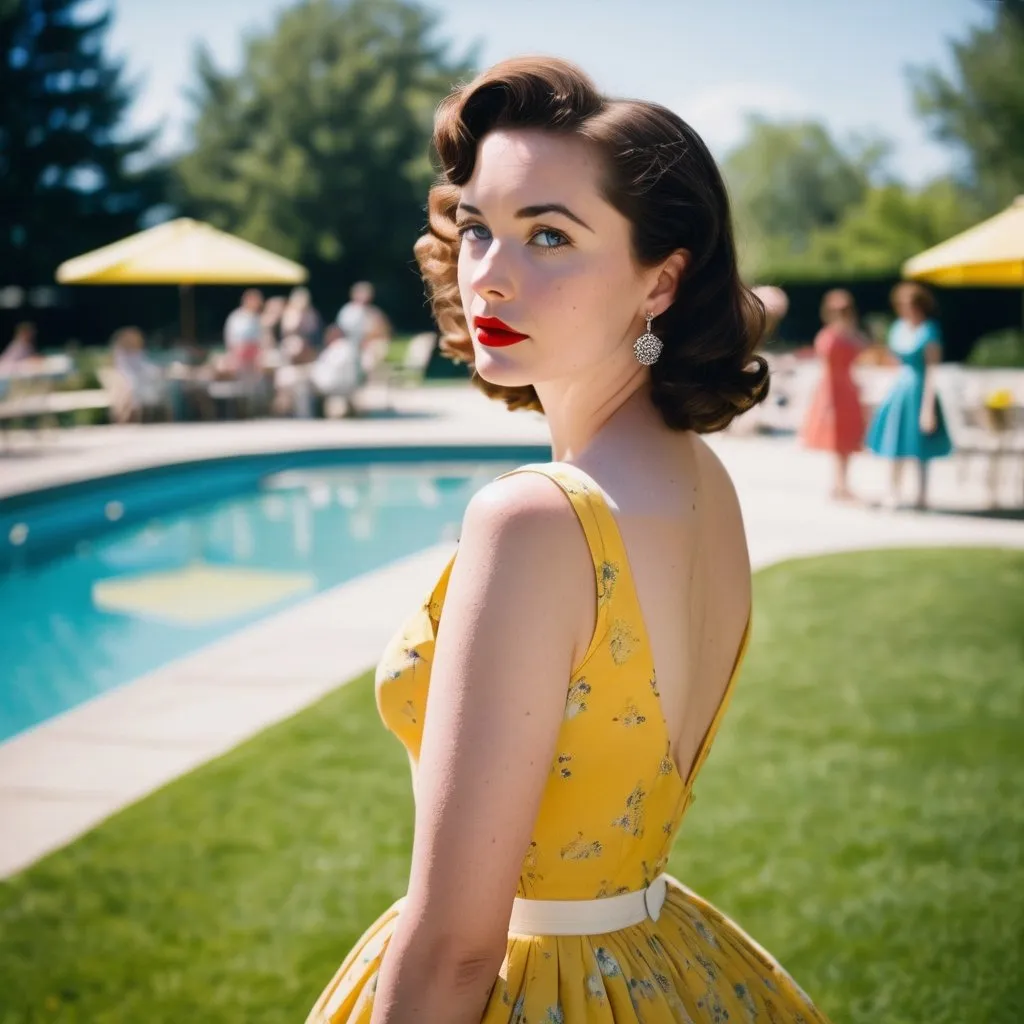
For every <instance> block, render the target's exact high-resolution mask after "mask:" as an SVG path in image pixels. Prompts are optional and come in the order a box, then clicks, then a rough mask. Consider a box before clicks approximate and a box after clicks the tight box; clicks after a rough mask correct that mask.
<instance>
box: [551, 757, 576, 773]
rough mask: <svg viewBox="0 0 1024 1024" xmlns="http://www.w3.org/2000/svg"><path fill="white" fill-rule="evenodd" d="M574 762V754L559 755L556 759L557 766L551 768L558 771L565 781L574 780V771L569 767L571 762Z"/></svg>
mask: <svg viewBox="0 0 1024 1024" xmlns="http://www.w3.org/2000/svg"><path fill="white" fill-rule="evenodd" d="M571 760H572V754H559V755H558V757H557V758H556V761H555V764H553V765H552V766H551V769H552V771H557V772H558V774H559V775H560V776H561V777H562V778H563V779H571V778H572V769H571V768H570V767H569V762H570V761H571Z"/></svg>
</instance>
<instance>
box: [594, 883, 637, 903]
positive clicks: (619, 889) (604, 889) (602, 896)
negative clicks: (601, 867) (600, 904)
mask: <svg viewBox="0 0 1024 1024" xmlns="http://www.w3.org/2000/svg"><path fill="white" fill-rule="evenodd" d="M625 892H629V886H628V885H619V886H616V887H615V888H614V889H611V888H609V886H608V879H606V878H605V879H602V880H601V888H600V889H598V890H597V895H596V896H595V897H594V899H597V900H606V899H608V898H609V897H610V896H621V895H622V894H623V893H625Z"/></svg>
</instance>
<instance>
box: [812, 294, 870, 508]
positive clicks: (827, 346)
mask: <svg viewBox="0 0 1024 1024" xmlns="http://www.w3.org/2000/svg"><path fill="white" fill-rule="evenodd" d="M821 319H822V322H823V324H824V326H823V327H822V328H821V330H820V331H818V333H817V336H816V337H815V339H814V351H815V352H816V353H817V356H818V359H819V361H820V363H821V379H820V380H819V382H818V386H817V388H816V389H815V392H814V395H813V396H812V398H811V402H810V405H809V406H808V409H807V413H806V415H805V417H804V422H803V429H802V430H801V438H802V440H803V442H804V444H805V445H806V446H807V447H808V448H812V449H816V450H818V451H825V452H832V454H833V455H834V456H835V478H834V480H833V484H832V497H833V498H835V499H836V500H837V501H849V500H850V499H852V498H853V493H852V492H851V491H850V487H849V482H848V480H849V476H848V474H849V465H850V456H851V455H852V454H853V453H854V452H857V451H860V449H861V446H862V444H863V442H864V410H863V408H862V407H861V401H860V394H859V392H858V390H857V385H856V383H855V382H854V379H853V373H852V369H851V368H852V366H853V363H854V361H855V360H856V359H857V357H858V356H859V355H860V354H861V353H862V352H863V351H864V347H865V345H866V344H867V339H866V338H865V337H864V336H863V335H862V334H861V333H860V330H859V329H858V327H857V306H856V303H855V302H854V298H853V296H852V295H851V294H850V292H848V291H846V290H845V289H844V288H833V289H832V290H831V291H829V292H826V293H825V297H824V298H823V299H822V302H821Z"/></svg>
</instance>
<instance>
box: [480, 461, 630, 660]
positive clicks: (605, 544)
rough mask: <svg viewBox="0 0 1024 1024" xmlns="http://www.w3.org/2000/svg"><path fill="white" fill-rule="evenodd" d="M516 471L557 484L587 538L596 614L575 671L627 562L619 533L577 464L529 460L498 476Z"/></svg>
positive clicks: (596, 639)
mask: <svg viewBox="0 0 1024 1024" xmlns="http://www.w3.org/2000/svg"><path fill="white" fill-rule="evenodd" d="M517 473H539V474H540V475H541V476H546V477H547V478H548V479H549V480H553V481H554V482H555V483H556V484H558V486H559V487H560V488H561V489H562V491H563V492H564V493H565V496H566V497H567V498H568V499H569V503H570V504H571V505H572V507H573V510H574V511H575V513H576V517H577V518H578V519H579V521H580V525H581V526H582V527H583V533H584V534H585V536H586V538H587V547H588V548H589V549H590V557H591V559H592V561H593V564H594V577H595V581H596V586H597V617H596V622H595V625H594V635H593V637H592V638H591V641H590V646H589V647H588V648H587V651H586V654H584V656H583V658H582V660H581V661H580V663H579V665H578V666H577V667H576V670H575V671H579V669H580V668H581V667H582V666H583V664H584V663H585V662H586V661H588V660H589V658H590V656H591V655H592V654H593V653H594V650H595V649H596V648H597V646H598V645H599V644H600V642H601V640H602V639H604V637H605V636H606V635H607V632H608V609H609V606H610V603H611V600H612V595H613V593H614V590H615V584H616V582H617V581H618V579H619V576H620V574H621V573H622V572H624V571H625V569H626V564H627V563H626V555H625V548H624V546H623V542H622V535H621V534H620V533H619V527H618V524H617V523H616V522H615V516H614V515H613V514H612V510H611V509H610V508H609V506H608V500H607V498H606V497H605V495H604V491H602V490H601V488H600V487H599V486H598V485H597V484H596V483H595V482H594V480H593V479H591V477H590V476H588V475H587V474H586V473H585V472H584V471H583V470H582V469H580V468H579V467H577V466H572V465H569V464H568V463H565V462H536V463H529V464H528V465H525V466H520V467H519V468H518V469H513V470H511V471H510V472H508V473H503V474H502V475H501V476H500V477H498V479H499V480H501V479H504V477H507V476H514V475H515V474H517ZM574 674H575V672H574Z"/></svg>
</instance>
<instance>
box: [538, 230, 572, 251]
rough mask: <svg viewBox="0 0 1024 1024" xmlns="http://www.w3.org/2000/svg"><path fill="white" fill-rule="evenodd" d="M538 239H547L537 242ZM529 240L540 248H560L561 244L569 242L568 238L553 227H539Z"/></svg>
mask: <svg viewBox="0 0 1024 1024" xmlns="http://www.w3.org/2000/svg"><path fill="white" fill-rule="evenodd" d="M538 239H547V241H540V242H538V241H537V240H538ZM530 241H531V242H534V243H536V244H537V246H538V248H541V249H561V248H562V246H563V245H568V244H569V239H568V238H566V237H565V235H563V234H562V232H561V231H555V229H554V228H541V229H540V231H538V232H537V233H536V234H535V235H534V236H533V238H531V239H530Z"/></svg>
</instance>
